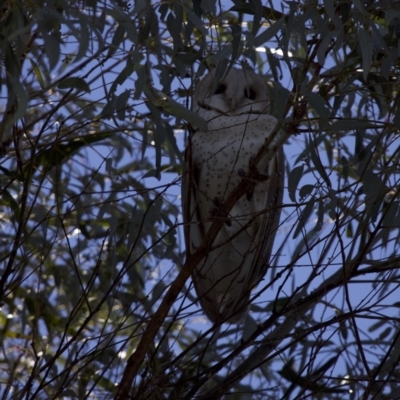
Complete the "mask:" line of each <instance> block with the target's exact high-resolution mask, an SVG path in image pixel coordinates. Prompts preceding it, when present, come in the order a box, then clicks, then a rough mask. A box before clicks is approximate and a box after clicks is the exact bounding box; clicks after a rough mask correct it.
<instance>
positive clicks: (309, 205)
mask: <svg viewBox="0 0 400 400" xmlns="http://www.w3.org/2000/svg"><path fill="white" fill-rule="evenodd" d="M314 203H315V200H314V199H311V200H310V201H309V202H308V203H307V205H306V206H305V207H304V209H303V210H302V212H301V215H300V220H299V222H298V223H297V227H296V230H295V232H294V234H293V239H296V237H297V236H298V235H299V233H300V232H301V230H302V229H304V226H305V225H306V223H307V221H308V219H309V218H310V215H311V213H312V211H313V209H314Z"/></svg>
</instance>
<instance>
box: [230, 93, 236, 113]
mask: <svg viewBox="0 0 400 400" xmlns="http://www.w3.org/2000/svg"><path fill="white" fill-rule="evenodd" d="M229 103H230V106H231V110H232V111H234V110H236V107H237V104H238V101H237V98H236V97H235V96H232V97H231V98H230V99H229Z"/></svg>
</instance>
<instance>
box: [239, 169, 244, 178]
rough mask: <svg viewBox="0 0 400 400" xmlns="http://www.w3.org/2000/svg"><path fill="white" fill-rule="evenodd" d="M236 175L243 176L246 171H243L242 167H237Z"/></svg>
mask: <svg viewBox="0 0 400 400" xmlns="http://www.w3.org/2000/svg"><path fill="white" fill-rule="evenodd" d="M238 175H239V176H240V177H241V178H244V177H245V176H246V171H245V170H244V169H243V168H239V170H238Z"/></svg>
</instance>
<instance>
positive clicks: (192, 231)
mask: <svg viewBox="0 0 400 400" xmlns="http://www.w3.org/2000/svg"><path fill="white" fill-rule="evenodd" d="M200 174H201V169H200V167H199V166H198V165H197V164H196V160H194V159H193V154H192V143H191V138H190V137H189V140H188V145H187V147H186V153H185V169H184V171H183V175H182V200H183V201H182V208H183V210H182V211H183V223H184V236H185V246H186V253H187V254H190V253H191V251H192V250H193V249H194V248H195V247H197V246H198V245H199V244H200V243H201V241H202V238H204V236H205V233H206V232H205V230H206V229H205V226H204V223H203V221H205V218H206V216H205V215H201V210H200V207H198V197H199V189H198V188H199V179H200ZM192 236H194V237H193V238H192Z"/></svg>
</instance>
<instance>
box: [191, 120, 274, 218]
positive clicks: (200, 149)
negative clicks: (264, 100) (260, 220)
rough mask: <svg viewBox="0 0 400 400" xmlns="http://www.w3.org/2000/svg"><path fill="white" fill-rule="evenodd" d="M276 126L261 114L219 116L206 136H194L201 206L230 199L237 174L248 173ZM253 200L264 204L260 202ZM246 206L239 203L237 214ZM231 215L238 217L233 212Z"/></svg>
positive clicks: (193, 150)
mask: <svg viewBox="0 0 400 400" xmlns="http://www.w3.org/2000/svg"><path fill="white" fill-rule="evenodd" d="M276 123H277V120H276V118H274V117H273V116H271V115H264V114H243V115H235V116H218V117H217V118H212V119H210V120H209V121H208V130H207V131H206V132H201V131H198V132H196V133H195V134H194V135H193V138H192V154H193V160H194V163H195V165H196V167H198V168H199V170H200V174H201V176H200V179H199V181H200V187H199V191H200V193H202V194H203V196H201V197H202V201H201V202H202V203H203V205H204V202H209V203H212V202H213V201H214V200H215V198H218V200H224V199H225V198H226V197H227V196H228V195H229V192H230V191H231V190H232V189H233V188H234V187H235V186H236V185H237V184H238V183H239V182H240V180H241V176H240V174H239V170H241V169H242V170H244V171H247V169H248V166H249V164H250V161H251V158H252V157H253V156H255V155H256V154H257V152H258V151H259V149H260V148H261V146H262V145H263V144H264V141H265V139H266V138H267V137H268V134H269V133H270V132H271V131H272V130H273V128H274V127H275V125H276ZM260 167H261V169H262V168H263V167H265V166H260ZM257 186H260V185H257ZM262 186H263V185H262V184H261V186H260V187H259V190H256V193H255V195H256V197H258V196H259V195H260V192H263V188H262ZM254 200H255V201H256V203H257V201H258V200H259V201H260V202H261V203H258V204H262V205H263V204H264V202H263V201H262V200H263V199H262V198H255V199H254ZM248 203H249V202H243V201H241V202H239V203H238V204H237V206H239V207H240V210H237V211H238V212H239V211H240V212H241V213H242V214H243V211H245V210H243V208H242V207H243V206H244V207H248V206H250V204H248ZM249 211H254V210H249ZM232 214H233V215H235V214H236V215H238V214H237V213H235V212H234V210H232Z"/></svg>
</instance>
